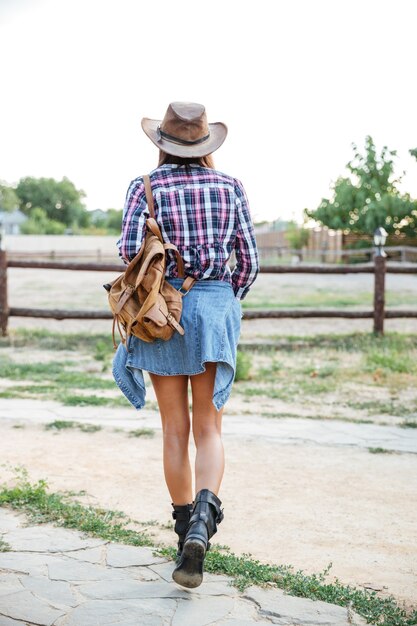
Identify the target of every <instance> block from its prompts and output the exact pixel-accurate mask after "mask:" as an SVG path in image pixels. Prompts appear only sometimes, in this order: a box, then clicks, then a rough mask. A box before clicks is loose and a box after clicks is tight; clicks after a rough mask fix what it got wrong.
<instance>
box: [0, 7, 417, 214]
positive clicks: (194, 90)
mask: <svg viewBox="0 0 417 626" xmlns="http://www.w3.org/2000/svg"><path fill="white" fill-rule="evenodd" d="M416 23H417V2H415V1H414V0H391V1H388V0H287V1H280V0H275V1H272V0H258V1H257V2H255V1H253V0H252V1H248V0H221V1H220V0H210V2H206V3H203V2H198V1H196V0H180V1H179V2H173V1H172V0H170V1H168V0H153V1H149V0H148V1H147V2H145V1H143V0H117V1H116V0H113V1H109V0H0V59H1V78H2V81H1V82H2V89H1V97H0V180H3V181H6V182H7V183H9V184H16V183H17V181H18V180H19V179H20V178H21V177H24V176H35V177H52V178H56V179H58V180H60V179H61V178H62V177H63V176H67V177H68V178H69V179H70V180H71V181H73V182H74V184H75V185H76V187H77V188H78V189H82V190H84V191H85V193H86V198H85V203H86V206H87V208H88V209H90V210H91V209H96V208H101V209H107V208H122V206H123V203H124V199H125V194H126V190H127V188H128V185H129V182H130V181H131V180H132V179H134V178H136V177H137V176H139V175H141V174H144V173H146V172H149V171H150V170H152V169H153V168H154V167H156V165H157V158H158V151H157V149H156V148H155V146H154V145H153V144H152V143H151V142H150V140H149V139H148V138H147V137H146V135H145V134H144V133H143V131H142V129H141V126H140V122H141V119H142V117H150V118H153V119H162V118H163V116H164V114H165V111H166V109H167V106H168V104H169V103H170V102H172V101H176V100H184V101H192V102H199V103H202V104H204V105H205V107H206V111H207V116H208V120H209V122H217V121H222V122H224V123H225V124H226V125H227V126H228V129H229V132H228V137H227V138H226V141H225V143H224V144H223V146H221V148H219V150H218V151H216V152H215V153H214V159H215V167H216V168H217V169H218V170H221V171H223V172H226V173H227V174H229V175H231V176H234V177H236V178H238V179H240V180H241V181H242V183H243V185H244V187H245V189H246V192H247V195H248V198H249V204H250V207H251V212H252V216H253V218H254V220H256V221H261V220H268V221H270V220H274V219H277V218H281V219H294V220H296V221H301V220H302V213H303V209H304V208H305V207H308V208H310V209H314V208H316V207H317V206H318V204H319V203H320V200H321V198H322V197H329V194H330V193H331V191H330V187H331V184H332V182H333V181H335V180H336V178H337V177H338V176H340V175H343V174H345V173H346V170H345V165H346V163H347V162H348V161H349V160H350V159H351V157H352V154H353V153H352V143H356V144H357V145H358V146H359V147H360V148H362V147H363V145H364V141H365V137H366V135H371V136H372V137H373V139H374V141H375V142H376V145H377V148H379V149H380V148H382V146H383V145H387V146H388V147H389V148H390V149H396V150H397V152H398V157H397V160H396V171H397V172H398V173H401V172H402V171H403V170H405V171H406V172H407V174H406V176H405V177H404V179H403V189H404V190H407V191H409V192H410V193H411V194H412V195H413V196H414V197H417V163H416V161H415V160H414V159H412V157H411V156H410V155H409V154H408V150H409V149H410V148H415V147H417V135H416V129H417V124H416V119H417V115H416V110H417V107H416V100H417V98H416V96H417V81H416V52H415V26H416Z"/></svg>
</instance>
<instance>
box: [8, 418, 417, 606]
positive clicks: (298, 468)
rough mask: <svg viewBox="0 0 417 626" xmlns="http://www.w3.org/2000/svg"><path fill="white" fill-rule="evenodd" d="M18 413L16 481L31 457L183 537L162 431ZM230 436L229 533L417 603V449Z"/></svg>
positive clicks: (13, 438)
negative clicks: (72, 424)
mask: <svg viewBox="0 0 417 626" xmlns="http://www.w3.org/2000/svg"><path fill="white" fill-rule="evenodd" d="M75 414H76V409H75V410H74V419H76V415H75ZM116 416H117V410H115V417H116ZM84 417H85V413H84ZM225 419H227V416H225ZM19 424H21V425H23V426H24V427H23V428H13V426H14V425H16V421H15V420H13V418H11V419H3V420H2V422H1V424H0V458H1V459H2V464H1V474H2V476H3V478H4V479H5V480H10V481H12V477H13V472H12V468H13V467H15V466H17V465H24V466H25V467H26V468H27V469H28V471H29V475H30V478H31V480H37V479H40V478H46V479H47V480H48V484H49V487H50V489H51V490H54V491H56V490H60V489H71V490H86V491H87V495H86V496H84V497H82V498H81V499H82V500H83V501H84V502H85V503H89V504H92V505H95V506H102V507H105V508H111V509H119V510H122V511H124V512H125V513H127V514H128V515H129V516H131V517H132V518H134V519H136V520H139V521H142V522H148V528H149V531H151V532H152V534H153V535H154V537H155V539H157V540H163V541H165V542H172V541H173V539H174V536H173V532H172V531H169V530H166V529H164V528H160V527H159V526H158V524H161V525H164V524H167V523H170V521H171V518H170V513H171V506H170V498H169V494H168V492H167V489H166V486H165V482H164V477H163V470H162V463H161V450H162V439H161V433H160V431H156V432H155V436H154V437H153V438H143V437H141V438H131V437H128V436H127V433H126V431H124V432H114V430H113V429H112V428H111V427H106V428H105V429H103V430H102V431H99V432H96V433H84V432H80V431H78V430H67V431H63V432H59V433H54V432H51V431H46V430H44V429H43V427H42V426H41V425H36V424H30V423H29V422H27V423H26V424H23V423H22V420H19ZM224 445H225V452H226V471H225V476H224V480H223V485H222V490H221V494H220V496H221V499H222V500H223V505H224V509H225V519H224V521H223V522H222V525H221V526H220V527H219V532H218V534H217V536H216V540H217V542H218V543H220V544H226V545H228V546H229V547H230V548H231V550H232V551H233V552H235V553H237V554H243V553H250V554H251V555H252V556H253V557H254V558H256V559H259V560H260V561H262V562H269V563H275V564H278V563H281V564H291V565H293V566H294V568H296V569H303V570H304V572H305V573H312V572H318V571H320V570H322V569H324V568H325V567H326V566H327V565H328V564H329V563H330V562H332V564H333V566H332V568H331V572H330V574H331V575H330V578H333V577H335V576H336V577H338V578H339V580H340V581H341V582H343V583H350V584H353V585H355V586H365V587H371V588H373V589H377V590H378V591H379V593H381V594H393V595H394V596H395V597H396V598H397V599H398V600H399V601H404V602H406V604H407V606H411V605H414V606H415V605H416V604H417V596H416V591H415V590H416V587H417V571H416V567H415V563H416V562H417V548H416V546H417V541H416V540H417V530H416V529H417V525H416V504H417V502H416V492H417V490H416V487H417V485H416V482H417V480H416V477H417V471H416V470H417V455H412V454H389V455H388V454H379V455H377V454H370V453H369V452H368V451H367V450H360V449H355V448H354V447H352V448H349V447H331V446H326V448H325V454H323V450H324V448H323V447H322V446H319V445H306V444H303V445H283V444H281V443H280V442H279V441H278V442H277V441H270V440H267V439H259V438H257V437H253V436H245V437H244V436H241V437H236V436H232V435H225V436H224ZM45 451H47V453H45ZM190 451H191V453H192V454H193V453H194V447H193V445H192V444H190ZM155 521H156V522H157V524H155Z"/></svg>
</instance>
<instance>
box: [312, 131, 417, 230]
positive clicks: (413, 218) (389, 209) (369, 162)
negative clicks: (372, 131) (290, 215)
mask: <svg viewBox="0 0 417 626" xmlns="http://www.w3.org/2000/svg"><path fill="white" fill-rule="evenodd" d="M353 150H354V158H353V159H352V160H351V161H349V163H348V164H347V166H346V167H347V169H348V170H349V172H350V176H349V177H346V178H343V177H340V178H338V179H337V180H336V182H335V184H334V185H333V187H332V190H333V196H332V198H331V199H328V198H323V199H322V201H321V203H320V205H319V206H318V208H317V209H315V210H309V209H306V210H305V214H306V216H307V217H309V218H312V219H314V220H315V221H316V222H318V223H319V224H322V225H323V226H328V227H329V228H334V229H342V230H345V231H348V232H353V233H361V234H369V235H372V234H373V232H374V230H375V229H376V228H377V227H378V226H384V227H385V229H386V231H387V232H388V233H389V234H391V233H395V234H400V233H405V234H406V235H409V236H416V235H417V201H416V200H413V199H412V198H410V195H409V194H408V193H404V194H401V193H400V191H399V189H398V185H399V184H400V182H401V176H398V177H396V176H395V175H394V158H395V156H396V151H395V150H388V148H387V147H386V146H384V147H383V148H382V150H381V153H380V154H379V155H378V154H377V151H376V148H375V144H374V142H373V140H372V137H370V136H368V137H366V140H365V154H364V155H363V154H361V153H360V152H359V150H358V148H357V146H356V145H355V144H353Z"/></svg>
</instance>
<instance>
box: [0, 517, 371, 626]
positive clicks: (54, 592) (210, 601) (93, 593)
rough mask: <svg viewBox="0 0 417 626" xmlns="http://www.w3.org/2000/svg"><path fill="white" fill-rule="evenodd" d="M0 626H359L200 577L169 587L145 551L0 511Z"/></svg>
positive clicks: (166, 567) (165, 567)
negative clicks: (0, 544) (190, 585)
mask: <svg viewBox="0 0 417 626" xmlns="http://www.w3.org/2000/svg"><path fill="white" fill-rule="evenodd" d="M0 537H1V538H2V539H3V541H5V542H7V544H8V549H7V550H6V551H4V552H0V626H17V625H25V626H112V625H115V626H116V625H118V626H168V625H169V626H206V625H207V626H208V625H211V626H250V625H253V624H257V625H259V626H270V625H271V624H280V625H282V626H290V625H291V626H295V625H305V626H307V625H308V626H364V625H365V624H366V622H365V620H363V619H362V618H360V617H359V616H358V615H356V614H355V613H353V612H352V611H350V610H349V609H347V608H344V607H340V606H336V605H333V604H327V603H325V602H318V601H316V602H314V601H312V600H307V599H304V598H297V597H294V596H290V595H288V594H286V593H284V592H283V591H281V590H279V589H276V588H259V587H255V586H252V587H250V588H248V589H246V590H245V591H244V592H239V591H238V590H237V589H236V588H235V587H233V586H231V585H230V581H231V579H230V578H228V577H226V576H220V575H212V574H205V576H204V582H203V584H202V585H201V586H200V587H198V588H197V589H184V588H182V587H180V586H179V585H177V584H176V583H175V582H173V580H172V578H171V572H172V569H173V567H174V564H173V562H172V561H168V560H166V559H164V558H161V557H159V556H157V555H155V554H154V552H153V550H152V549H151V548H143V547H135V546H128V545H123V544H117V543H113V542H108V541H105V540H102V539H96V538H92V537H89V536H86V535H85V534H84V533H81V532H79V531H75V530H69V529H66V528H61V527H58V526H53V525H52V524H41V525H27V520H26V516H25V515H24V514H22V513H18V512H16V511H13V510H11V509H8V508H5V507H3V508H0Z"/></svg>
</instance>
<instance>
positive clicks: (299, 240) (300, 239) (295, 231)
mask: <svg viewBox="0 0 417 626" xmlns="http://www.w3.org/2000/svg"><path fill="white" fill-rule="evenodd" d="M309 237H310V231H309V230H307V228H303V227H302V226H298V224H296V223H295V222H288V228H287V231H286V233H285V238H286V240H287V241H288V243H289V244H290V246H291V248H294V249H295V250H301V249H302V248H304V246H306V245H307V244H308V240H309Z"/></svg>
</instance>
